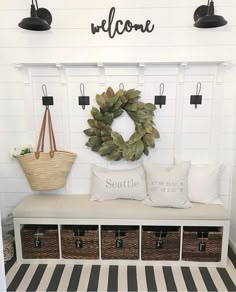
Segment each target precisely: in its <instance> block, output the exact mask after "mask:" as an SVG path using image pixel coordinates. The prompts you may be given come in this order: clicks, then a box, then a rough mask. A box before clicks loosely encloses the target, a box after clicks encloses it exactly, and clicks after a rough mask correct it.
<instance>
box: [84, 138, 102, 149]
mask: <svg viewBox="0 0 236 292" xmlns="http://www.w3.org/2000/svg"><path fill="white" fill-rule="evenodd" d="M87 143H88V144H89V147H93V146H100V145H101V144H102V139H101V137H90V138H89V140H88V142H87ZM90 145H91V146H90ZM87 146H88V145H87Z"/></svg>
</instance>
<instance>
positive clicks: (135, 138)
mask: <svg viewBox="0 0 236 292" xmlns="http://www.w3.org/2000/svg"><path fill="white" fill-rule="evenodd" d="M141 138H142V135H140V134H139V133H138V132H135V133H134V134H133V135H132V136H131V137H130V138H129V141H128V144H129V145H132V144H134V143H136V142H137V141H138V140H140V139H141Z"/></svg>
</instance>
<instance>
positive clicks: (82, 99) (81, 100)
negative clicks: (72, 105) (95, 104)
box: [79, 83, 90, 110]
mask: <svg viewBox="0 0 236 292" xmlns="http://www.w3.org/2000/svg"><path fill="white" fill-rule="evenodd" d="M80 94H81V95H80V96H79V105H81V106H82V109H83V110H84V109H85V106H86V105H89V104H90V102H89V96H85V86H84V83H80Z"/></svg>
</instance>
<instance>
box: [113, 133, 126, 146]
mask: <svg viewBox="0 0 236 292" xmlns="http://www.w3.org/2000/svg"><path fill="white" fill-rule="evenodd" d="M111 137H112V139H113V142H114V143H115V144H116V145H117V146H118V147H120V148H123V147H124V145H125V141H124V139H123V137H122V136H121V135H120V134H119V133H117V132H114V131H112V132H111Z"/></svg>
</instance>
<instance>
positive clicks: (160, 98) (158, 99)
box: [154, 83, 166, 108]
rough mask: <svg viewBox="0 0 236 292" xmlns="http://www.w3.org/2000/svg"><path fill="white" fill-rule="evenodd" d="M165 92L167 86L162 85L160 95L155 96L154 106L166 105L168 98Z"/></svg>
mask: <svg viewBox="0 0 236 292" xmlns="http://www.w3.org/2000/svg"><path fill="white" fill-rule="evenodd" d="M164 90H165V85H164V83H161V84H160V95H156V96H155V100H154V104H157V105H159V106H160V108H161V107H162V105H164V104H166V96H165V95H163V94H164Z"/></svg>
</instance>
